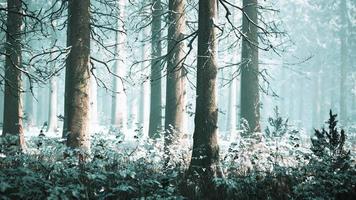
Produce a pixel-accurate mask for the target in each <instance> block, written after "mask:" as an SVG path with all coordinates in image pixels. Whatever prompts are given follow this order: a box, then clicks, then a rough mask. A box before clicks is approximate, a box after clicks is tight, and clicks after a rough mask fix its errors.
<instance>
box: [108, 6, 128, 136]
mask: <svg viewBox="0 0 356 200" xmlns="http://www.w3.org/2000/svg"><path fill="white" fill-rule="evenodd" d="M124 7H125V0H121V1H119V8H120V19H123V17H124ZM116 25H117V27H121V26H122V24H120V22H119V21H118V22H117V24H116ZM124 49H125V34H122V33H120V32H117V33H116V59H117V60H116V61H115V65H114V69H113V72H114V73H115V75H117V76H119V77H121V78H124V76H125V63H124V59H125V56H124V55H125V52H124V51H125V50H124ZM119 77H116V76H114V77H113V85H114V87H113V90H114V92H113V94H112V112H111V125H112V127H114V128H118V129H123V130H125V129H126V128H127V127H126V124H127V112H126V107H127V106H126V93H125V91H124V84H123V82H122V79H121V78H119Z"/></svg>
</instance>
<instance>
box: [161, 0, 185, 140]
mask: <svg viewBox="0 0 356 200" xmlns="http://www.w3.org/2000/svg"><path fill="white" fill-rule="evenodd" d="M184 12H185V0H170V1H169V22H168V23H169V28H168V56H167V87H166V109H165V146H166V147H168V146H169V145H170V144H171V143H173V142H177V141H178V140H179V139H180V137H181V133H182V131H183V120H184V113H185V111H184V110H185V107H184V106H185V104H184V98H185V83H184V82H185V80H184V79H185V71H184V66H183V63H184V60H183V59H184V55H185V53H184V46H185V45H184V42H183V41H182V42H177V41H180V40H182V39H183V38H184V30H185V13H184Z"/></svg>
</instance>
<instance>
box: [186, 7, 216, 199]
mask: <svg viewBox="0 0 356 200" xmlns="http://www.w3.org/2000/svg"><path fill="white" fill-rule="evenodd" d="M216 21H217V1H216V0H209V1H208V0H200V1H199V20H198V24H199V25H198V26H199V28H198V64H197V85H196V96H197V97H196V109H195V120H194V123H195V129H194V135H193V152H192V158H191V163H190V166H189V169H188V180H187V183H188V188H190V186H192V185H190V182H193V187H192V188H190V190H188V191H191V192H193V194H192V195H194V196H195V195H197V194H198V191H199V193H200V195H201V196H199V198H201V199H216V198H217V197H218V194H217V192H216V185H215V184H214V182H213V178H215V177H221V176H222V171H221V169H220V164H219V145H218V136H217V120H218V109H217V105H216V76H217V59H216V56H217V48H216V47H217V38H216V28H215V24H214V22H216ZM194 186H197V187H198V188H199V190H198V191H197V190H195V191H194V190H192V189H193V188H196V187H194Z"/></svg>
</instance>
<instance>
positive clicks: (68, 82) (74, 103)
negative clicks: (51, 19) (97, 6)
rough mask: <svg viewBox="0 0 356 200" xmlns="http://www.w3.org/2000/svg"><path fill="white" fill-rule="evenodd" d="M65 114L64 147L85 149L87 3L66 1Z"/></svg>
mask: <svg viewBox="0 0 356 200" xmlns="http://www.w3.org/2000/svg"><path fill="white" fill-rule="evenodd" d="M67 46H68V47H71V49H70V53H69V55H68V58H67V61H66V78H65V108H64V109H65V112H64V113H65V114H64V127H63V133H64V135H66V136H67V146H69V147H74V148H84V149H85V148H89V141H88V140H89V135H88V125H89V124H88V122H89V95H88V94H89V85H90V84H89V81H90V80H89V79H90V71H89V59H90V0H81V1H77V0H69V1H68V25H67Z"/></svg>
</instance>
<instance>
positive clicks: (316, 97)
mask: <svg viewBox="0 0 356 200" xmlns="http://www.w3.org/2000/svg"><path fill="white" fill-rule="evenodd" d="M314 73H315V76H314V77H313V88H314V92H313V97H312V98H313V99H312V102H313V107H312V112H313V114H312V126H313V127H312V128H316V127H319V126H320V125H321V124H319V120H320V118H319V113H320V102H319V101H320V78H319V72H318V70H317V71H316V72H314Z"/></svg>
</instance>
